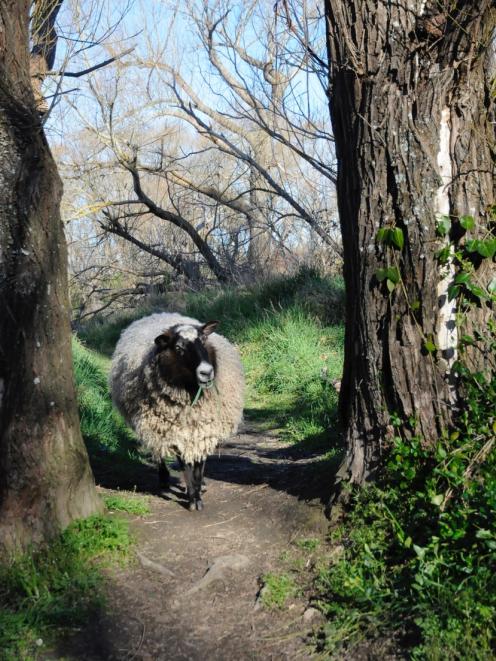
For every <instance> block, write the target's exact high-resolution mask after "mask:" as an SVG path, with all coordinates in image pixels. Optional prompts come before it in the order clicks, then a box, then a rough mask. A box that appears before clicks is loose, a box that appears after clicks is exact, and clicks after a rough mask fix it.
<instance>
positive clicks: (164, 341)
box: [155, 331, 172, 351]
mask: <svg viewBox="0 0 496 661" xmlns="http://www.w3.org/2000/svg"><path fill="white" fill-rule="evenodd" d="M171 340H172V335H171V333H170V331H165V332H164V333H162V335H159V336H158V337H156V338H155V344H156V346H157V349H158V350H159V351H163V350H164V349H167V347H169V346H170V343H171Z"/></svg>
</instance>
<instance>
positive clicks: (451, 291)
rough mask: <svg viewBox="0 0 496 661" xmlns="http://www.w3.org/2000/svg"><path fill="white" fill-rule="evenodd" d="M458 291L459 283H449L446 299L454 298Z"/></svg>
mask: <svg viewBox="0 0 496 661" xmlns="http://www.w3.org/2000/svg"><path fill="white" fill-rule="evenodd" d="M459 293H460V286H459V285H450V286H449V287H448V300H449V301H452V300H453V299H454V298H456V297H457V296H458V294H459Z"/></svg>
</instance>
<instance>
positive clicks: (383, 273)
mask: <svg viewBox="0 0 496 661" xmlns="http://www.w3.org/2000/svg"><path fill="white" fill-rule="evenodd" d="M387 271H388V270H387V269H377V271H376V272H375V274H374V275H375V277H376V278H377V280H379V282H382V281H383V280H385V279H386V278H387Z"/></svg>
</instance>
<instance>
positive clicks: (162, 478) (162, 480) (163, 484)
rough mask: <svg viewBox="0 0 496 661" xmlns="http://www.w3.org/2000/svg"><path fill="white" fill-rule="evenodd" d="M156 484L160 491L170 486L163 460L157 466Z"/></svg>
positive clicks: (167, 470)
mask: <svg viewBox="0 0 496 661" xmlns="http://www.w3.org/2000/svg"><path fill="white" fill-rule="evenodd" d="M158 484H159V486H160V488H161V489H168V488H169V484H170V473H169V469H168V468H167V465H166V463H165V461H164V460H163V459H162V460H161V461H160V463H159V465H158Z"/></svg>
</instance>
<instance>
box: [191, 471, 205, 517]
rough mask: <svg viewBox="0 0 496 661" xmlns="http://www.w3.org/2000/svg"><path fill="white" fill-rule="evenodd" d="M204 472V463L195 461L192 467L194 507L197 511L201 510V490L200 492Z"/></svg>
mask: <svg viewBox="0 0 496 661" xmlns="http://www.w3.org/2000/svg"><path fill="white" fill-rule="evenodd" d="M204 470H205V461H195V464H194V467H193V485H194V489H195V505H196V509H197V510H202V509H203V501H202V498H201V490H202V483H203V471H204Z"/></svg>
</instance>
